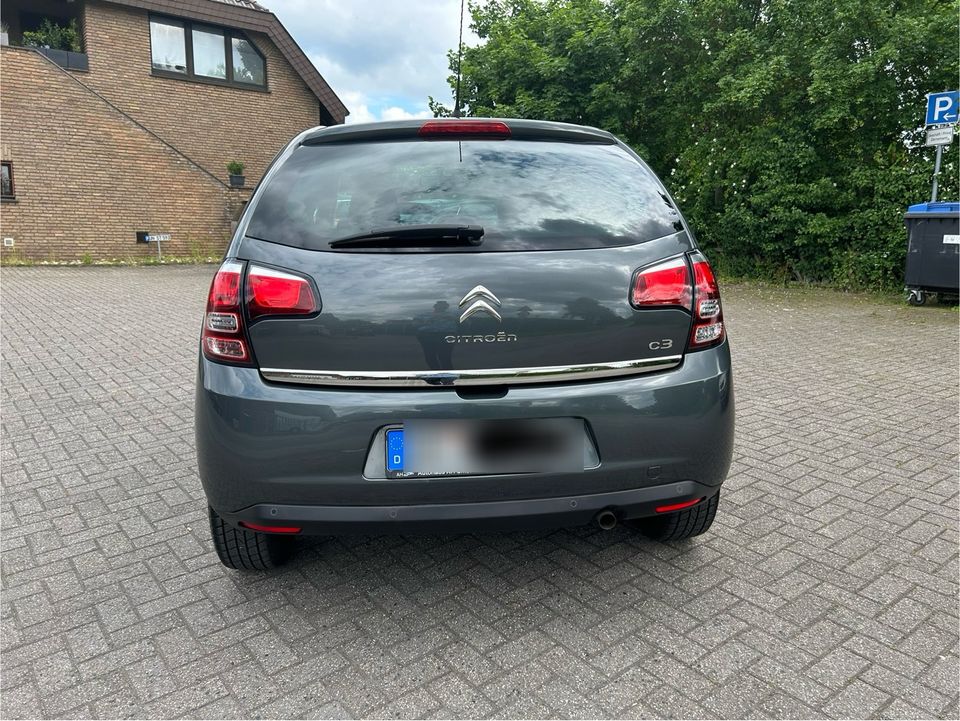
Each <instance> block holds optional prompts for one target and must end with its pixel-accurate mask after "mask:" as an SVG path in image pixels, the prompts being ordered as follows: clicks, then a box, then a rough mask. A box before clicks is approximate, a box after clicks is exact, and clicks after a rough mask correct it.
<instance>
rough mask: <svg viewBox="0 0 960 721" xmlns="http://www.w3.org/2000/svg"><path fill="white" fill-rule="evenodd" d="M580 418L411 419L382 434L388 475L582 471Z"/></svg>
mask: <svg viewBox="0 0 960 721" xmlns="http://www.w3.org/2000/svg"><path fill="white" fill-rule="evenodd" d="M585 438H586V436H585V434H584V430H583V421H582V420H580V419H577V418H542V419H536V420H520V421H512V420H508V421H432V420H427V421H411V422H407V423H404V426H403V428H391V429H389V430H387V434H386V444H385V447H386V459H385V461H386V471H387V477H388V478H416V477H438V476H464V475H496V474H506V473H543V472H570V471H582V470H583V453H584V440H585Z"/></svg>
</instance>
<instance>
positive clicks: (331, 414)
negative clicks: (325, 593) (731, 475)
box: [196, 343, 734, 530]
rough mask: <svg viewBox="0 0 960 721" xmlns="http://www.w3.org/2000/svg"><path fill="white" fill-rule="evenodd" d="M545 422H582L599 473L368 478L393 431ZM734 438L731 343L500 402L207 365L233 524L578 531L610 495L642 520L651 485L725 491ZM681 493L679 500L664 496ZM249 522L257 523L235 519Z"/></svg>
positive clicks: (224, 500) (202, 442) (207, 472)
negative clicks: (418, 424)
mask: <svg viewBox="0 0 960 721" xmlns="http://www.w3.org/2000/svg"><path fill="white" fill-rule="evenodd" d="M550 417H576V418H582V419H583V420H584V421H585V423H586V426H587V428H588V429H589V433H590V434H591V436H592V440H593V441H594V443H595V445H596V448H597V451H598V454H599V458H600V463H599V465H598V466H597V467H595V468H591V469H589V470H584V471H580V472H576V473H564V474H523V475H517V474H510V475H498V476H483V477H457V478H429V479H423V478H419V479H409V478H407V479H389V480H383V479H375V478H368V477H366V476H364V466H365V463H366V461H367V458H368V455H369V453H370V449H371V446H372V444H373V441H374V438H375V437H376V435H377V433H378V431H379V430H380V429H382V428H383V427H385V426H389V425H393V424H398V423H403V422H405V421H411V420H415V419H460V418H466V419H481V418H486V419H507V418H509V419H515V418H550ZM733 430H734V404H733V387H732V378H731V373H730V352H729V347H728V345H727V343H723V344H722V345H720V346H718V347H716V348H713V349H709V350H705V351H698V352H695V353H688V354H687V355H686V356H685V357H684V359H683V363H682V364H681V365H680V366H678V367H677V368H674V369H672V370H668V371H662V372H659V373H651V374H648V375H640V376H633V377H629V378H618V379H610V380H604V381H594V382H590V383H568V384H556V385H530V386H518V387H513V388H510V389H509V390H508V391H507V392H506V393H505V394H504V395H502V396H500V397H490V396H488V397H482V396H477V395H471V394H468V393H463V392H458V391H456V390H454V389H449V388H444V389H391V390H379V389H349V388H323V387H301V386H294V385H287V384H279V383H270V382H268V381H266V380H264V379H263V377H262V376H261V375H260V373H259V371H258V370H257V369H255V368H238V367H233V366H227V365H222V364H218V363H213V362H210V361H208V360H206V359H204V358H201V360H200V366H199V371H198V379H197V396H196V437H197V457H198V463H199V470H200V478H201V481H202V482H203V486H204V491H205V492H206V495H207V499H208V501H209V503H210V505H211V506H212V507H213V508H214V510H216V511H217V512H218V513H219V514H220V515H221V516H223V517H224V518H227V519H230V520H234V521H238V520H241V519H242V520H248V521H253V522H257V521H258V519H259V521H260V522H265V521H267V520H269V519H278V518H280V517H281V516H280V512H279V511H278V512H277V514H273V515H269V513H270V511H269V509H270V508H271V507H275V508H281V507H290V509H292V510H291V511H290V512H291V513H307V514H308V515H309V513H314V514H315V516H316V518H315V521H316V523H317V524H318V527H323V528H326V529H329V528H331V526H330V524H331V523H339V524H345V526H344V525H338V526H335V527H336V528H338V529H341V530H343V529H344V528H345V527H357V524H359V525H363V524H368V523H373V524H376V523H381V522H386V523H388V525H396V522H397V521H398V520H409V521H411V522H412V523H417V524H419V523H422V524H436V523H440V522H443V520H444V519H445V518H449V519H453V520H452V522H453V523H457V522H458V521H459V520H464V519H465V518H472V517H473V516H472V515H471V514H474V515H475V514H480V517H481V518H490V514H494V516H497V514H499V516H498V517H503V518H507V519H509V518H511V517H513V516H516V515H519V516H528V515H529V516H533V517H537V516H545V517H551V516H552V517H554V521H558V522H559V523H561V524H562V523H566V522H568V521H569V522H572V523H577V522H580V521H581V520H583V519H586V520H587V521H589V520H590V518H591V517H592V515H593V514H594V513H595V512H596V510H600V508H603V507H605V505H603V506H600V507H598V508H596V509H595V508H594V504H595V503H601V502H602V503H604V504H606V503H607V502H608V501H609V500H610V499H604V498H602V497H603V496H605V495H607V494H616V493H622V492H628V493H638V494H640V495H637V496H635V497H630V498H628V497H626V496H625V497H623V498H619V497H618V500H617V502H616V503H613V505H615V506H623V507H625V508H631V509H632V510H631V511H630V513H631V514H634V512H636V513H635V514H634V515H638V514H641V513H646V510H645V508H646V506H645V505H644V504H647V501H646V500H645V499H646V498H647V495H646V494H648V493H654V494H656V493H660V491H656V490H655V489H657V488H660V489H669V488H670V486H671V485H676V484H678V483H686V482H692V483H695V484H698V486H704V487H708V488H718V487H719V485H720V484H721V483H722V482H723V480H724V478H725V477H726V474H727V470H728V468H729V465H730V459H731V455H732V449H733ZM675 490H676V489H674V491H675ZM664 492H665V493H669V492H668V491H667V490H664ZM696 492H697V493H700V492H701V490H697V491H696ZM704 495H706V493H705V492H704ZM681 496H684V494H683V493H676V492H674V493H673V495H668V496H664V498H667V497H669V498H671V499H673V498H680V497H681ZM651 497H653V496H651ZM579 498H583V499H596V501H595V502H594V501H593V500H590V501H586V500H585V501H584V502H585V503H588V507H589V508H590V511H589V512H587V511H584V510H583V508H582V507H580V510H579V511H577V509H570V511H571V512H572V515H571V513H570V512H568V511H567V510H565V507H564V504H569V502H570V501H571V500H575V499H579ZM631 499H632V500H631ZM655 500H660V496H657V497H656V499H655ZM680 500H683V498H680ZM515 502H529V503H532V504H533V505H522V504H520V505H513V504H514V503H515ZM504 504H505V505H504ZM454 506H459V508H457V507H454ZM468 506H469V508H468ZM264 509H265V510H264ZM297 509H300V510H297ZM303 509H313V510H312V511H309V512H308V511H307V510H303ZM358 509H359V510H358ZM364 509H366V510H364ZM414 509H420V510H414ZM423 509H429V510H423ZM391 511H396V512H397V514H398V515H397V518H392V517H391V516H390V515H389V514H390V512H391ZM651 512H652V511H651ZM241 513H242V514H247V513H249V514H252V515H250V516H249V517H248V516H243V517H242V518H241V515H240V514H241ZM261 513H267V514H268V515H267V516H261V515H259V514H261ZM588 513H589V515H588ZM383 514H387V515H386V516H384V515H383ZM411 514H413V515H412V516H411ZM424 514H433V515H429V517H428V516H425V515H424ZM464 514H466V515H464ZM625 517H632V516H625ZM385 518H386V519H389V521H385V520H384V519H385ZM337 519H340V520H337ZM349 519H355V520H349ZM284 520H286V521H293V520H295V519H294V518H292V517H290V518H288V517H284ZM302 520H303V521H304V523H305V524H308V522H309V524H312V523H313V521H311V519H310V518H303V519H302ZM309 524H308V525H309Z"/></svg>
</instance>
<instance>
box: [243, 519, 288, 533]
mask: <svg viewBox="0 0 960 721" xmlns="http://www.w3.org/2000/svg"><path fill="white" fill-rule="evenodd" d="M240 525H241V526H243V527H244V528H249V529H250V530H251V531H260V533H300V530H301V529H300V526H261V525H260V524H259V523H247V522H246V521H240Z"/></svg>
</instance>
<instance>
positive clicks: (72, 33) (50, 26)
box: [23, 18, 82, 53]
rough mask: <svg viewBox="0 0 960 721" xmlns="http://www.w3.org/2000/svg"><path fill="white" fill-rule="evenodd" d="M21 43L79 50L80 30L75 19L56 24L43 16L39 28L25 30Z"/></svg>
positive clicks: (40, 46) (30, 45) (38, 46)
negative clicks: (63, 23) (64, 23)
mask: <svg viewBox="0 0 960 721" xmlns="http://www.w3.org/2000/svg"><path fill="white" fill-rule="evenodd" d="M23 44H24V45H26V46H28V47H34V48H50V49H51V50H70V51H72V52H75V53H79V52H81V48H82V46H81V44H80V32H79V31H78V30H77V21H76V20H70V22H69V23H67V24H66V25H57V24H56V23H55V22H53V21H52V20H51V19H50V18H44V19H43V22H42V23H40V29H39V30H25V31H24V33H23Z"/></svg>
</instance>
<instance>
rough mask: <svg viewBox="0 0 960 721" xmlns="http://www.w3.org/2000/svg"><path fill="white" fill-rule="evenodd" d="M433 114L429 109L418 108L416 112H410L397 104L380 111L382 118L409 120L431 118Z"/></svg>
mask: <svg viewBox="0 0 960 721" xmlns="http://www.w3.org/2000/svg"><path fill="white" fill-rule="evenodd" d="M432 115H433V113H431V112H430V111H429V110H418V111H417V112H414V113H408V112H407V111H406V110H404V109H403V108H398V107H396V106H394V107H392V108H384V109H383V110H381V111H380V119H381V120H409V119H411V118H429V117H431V116H432Z"/></svg>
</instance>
